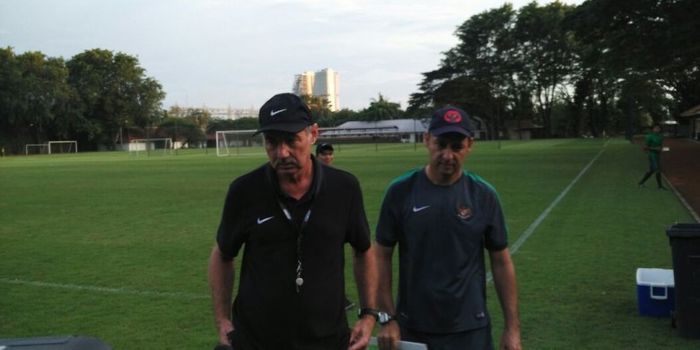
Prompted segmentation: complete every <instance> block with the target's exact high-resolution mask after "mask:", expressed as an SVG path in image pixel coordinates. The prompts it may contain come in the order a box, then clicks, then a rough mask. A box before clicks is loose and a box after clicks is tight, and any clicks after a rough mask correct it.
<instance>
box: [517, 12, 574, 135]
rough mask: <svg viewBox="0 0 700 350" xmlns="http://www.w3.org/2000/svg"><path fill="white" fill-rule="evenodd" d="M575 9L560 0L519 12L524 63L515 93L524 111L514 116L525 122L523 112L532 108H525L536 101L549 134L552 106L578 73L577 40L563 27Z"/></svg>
mask: <svg viewBox="0 0 700 350" xmlns="http://www.w3.org/2000/svg"><path fill="white" fill-rule="evenodd" d="M573 9H574V7H572V6H567V5H564V4H562V3H560V2H558V1H557V2H553V3H550V4H548V5H546V6H542V7H540V6H538V5H537V3H536V2H531V3H530V4H528V5H526V6H524V7H523V8H521V9H520V10H519V12H518V17H517V21H516V24H515V28H514V30H513V38H514V40H515V42H516V45H517V58H518V59H519V61H520V64H519V67H518V68H519V69H518V75H519V77H518V78H519V79H518V80H517V82H518V84H514V87H515V88H516V91H513V93H512V94H511V95H512V96H513V97H515V98H516V100H515V103H514V104H515V106H516V109H517V108H520V112H517V111H514V112H515V113H514V116H515V119H521V118H522V117H523V116H525V114H523V112H524V113H528V114H529V111H528V109H529V108H523V106H531V105H532V99H534V101H535V102H536V105H535V107H536V110H537V115H538V116H539V119H540V122H542V123H543V124H544V126H545V132H546V133H547V135H551V125H552V123H551V115H552V106H553V105H554V103H555V98H556V97H557V93H558V90H559V89H560V88H561V87H563V85H564V84H565V83H567V81H568V79H569V77H570V75H571V74H572V73H573V70H574V64H572V63H575V60H574V59H575V57H574V50H573V45H574V43H573V40H574V39H573V37H572V36H571V35H569V33H568V32H567V31H566V30H565V29H564V27H563V22H564V19H565V18H566V15H567V14H568V13H570V12H571V11H572V10H573ZM518 97H519V98H518ZM518 105H519V106H518Z"/></svg>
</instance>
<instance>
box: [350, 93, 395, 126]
mask: <svg viewBox="0 0 700 350" xmlns="http://www.w3.org/2000/svg"><path fill="white" fill-rule="evenodd" d="M378 95H379V96H378V97H377V98H376V99H372V100H371V102H370V103H369V107H367V108H365V109H363V110H362V111H360V113H359V117H360V119H361V120H366V121H378V120H388V119H396V118H399V117H400V116H402V115H403V111H402V110H401V104H399V103H395V102H391V101H389V100H387V99H385V98H384V96H382V94H378Z"/></svg>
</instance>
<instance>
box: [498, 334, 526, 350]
mask: <svg viewBox="0 0 700 350" xmlns="http://www.w3.org/2000/svg"><path fill="white" fill-rule="evenodd" d="M522 348H523V347H522V344H520V332H519V331H515V330H508V329H506V330H505V331H503V335H502V336H501V346H500V348H499V349H500V350H521V349H522Z"/></svg>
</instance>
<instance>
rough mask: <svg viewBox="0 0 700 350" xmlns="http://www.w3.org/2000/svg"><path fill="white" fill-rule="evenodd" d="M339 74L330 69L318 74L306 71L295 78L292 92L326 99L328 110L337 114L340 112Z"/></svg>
mask: <svg viewBox="0 0 700 350" xmlns="http://www.w3.org/2000/svg"><path fill="white" fill-rule="evenodd" d="M339 80H340V78H339V75H338V72H336V71H334V70H333V69H330V68H325V69H322V70H320V71H318V72H312V71H306V72H304V73H301V74H297V75H295V76H294V84H293V86H292V91H293V92H294V93H295V94H297V95H299V96H301V95H311V96H314V97H321V98H325V99H326V101H328V108H329V109H330V110H331V111H333V112H337V111H339V110H340V91H339Z"/></svg>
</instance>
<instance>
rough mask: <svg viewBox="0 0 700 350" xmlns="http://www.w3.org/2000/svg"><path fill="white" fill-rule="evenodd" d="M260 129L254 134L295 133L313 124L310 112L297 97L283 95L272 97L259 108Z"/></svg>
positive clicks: (288, 94)
mask: <svg viewBox="0 0 700 350" xmlns="http://www.w3.org/2000/svg"><path fill="white" fill-rule="evenodd" d="M258 122H259V124H260V128H259V129H258V130H257V131H256V132H255V133H256V134H258V133H261V132H266V131H284V132H291V133H297V132H299V131H301V129H303V128H305V127H307V126H309V125H311V124H313V121H312V120H311V111H310V110H309V107H307V106H306V104H304V101H302V100H301V98H299V96H297V95H294V94H290V93H283V94H277V95H275V96H272V98H270V99H269V100H267V102H265V104H263V105H262V107H260V113H259V114H258Z"/></svg>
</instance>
